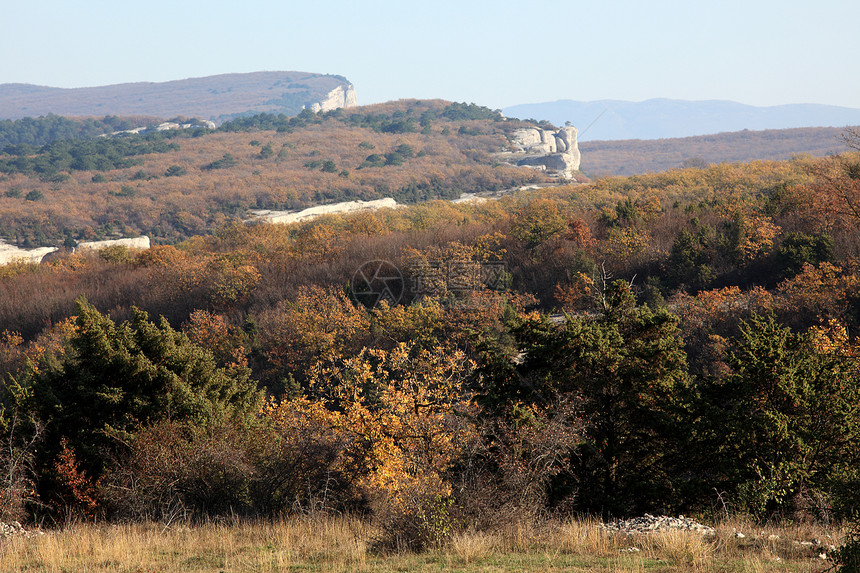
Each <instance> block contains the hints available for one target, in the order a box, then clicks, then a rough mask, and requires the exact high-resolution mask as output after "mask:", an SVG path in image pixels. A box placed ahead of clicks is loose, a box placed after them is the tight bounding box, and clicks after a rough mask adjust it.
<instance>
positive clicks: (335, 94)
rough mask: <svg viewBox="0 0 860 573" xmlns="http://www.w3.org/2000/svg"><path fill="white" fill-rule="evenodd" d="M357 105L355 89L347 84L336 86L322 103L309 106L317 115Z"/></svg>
mask: <svg viewBox="0 0 860 573" xmlns="http://www.w3.org/2000/svg"><path fill="white" fill-rule="evenodd" d="M357 105H358V98H356V96H355V87H354V86H353V85H352V84H347V85H345V86H337V87H336V88H334V89H333V90H331V91H330V92H329V93H328V95H326V97H325V98H324V99H323V100H322V101H319V102H316V103H314V104H311V105H310V109H311V111H313V112H314V113H319V112H322V111H331V110H333V109H338V108H342V107H355V106H357Z"/></svg>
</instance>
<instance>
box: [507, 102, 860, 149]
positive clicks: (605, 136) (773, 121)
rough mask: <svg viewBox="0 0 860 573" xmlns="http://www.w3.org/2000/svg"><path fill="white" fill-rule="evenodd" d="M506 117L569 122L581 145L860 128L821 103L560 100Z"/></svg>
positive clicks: (852, 115)
mask: <svg viewBox="0 0 860 573" xmlns="http://www.w3.org/2000/svg"><path fill="white" fill-rule="evenodd" d="M502 112H503V113H504V114H505V115H506V116H508V117H519V118H534V119H538V120H548V121H550V122H552V123H554V124H556V125H564V123H565V122H567V121H569V122H571V123H572V124H573V125H575V126H576V127H577V128H579V130H580V135H579V137H580V141H592V140H616V139H659V138H663V137H689V136H695V135H705V134H708V133H720V132H725V131H740V130H743V129H752V130H763V129H787V128H795V127H824V126H830V127H842V126H846V125H858V124H860V109H853V108H847V107H837V106H831V105H816V104H793V105H778V106H771V107H756V106H751V105H744V104H740V103H736V102H732V101H719V100H711V101H682V100H671V99H650V100H647V101H642V102H631V101H620V100H599V101H589V102H583V101H573V100H559V101H555V102H546V103H534V104H523V105H514V106H511V107H506V108H504V109H503V110H502Z"/></svg>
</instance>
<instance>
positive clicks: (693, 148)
mask: <svg viewBox="0 0 860 573" xmlns="http://www.w3.org/2000/svg"><path fill="white" fill-rule="evenodd" d="M844 131H845V130H844V129H843V128H836V127H804V128H795V129H768V130H764V131H750V130H744V131H735V132H730V133H715V134H713V135H701V136H697V137H681V138H666V139H647V140H645V139H628V140H620V141H593V140H592V141H582V142H580V143H579V148H580V150H581V151H582V157H583V160H582V170H583V171H584V172H585V173H586V174H587V175H588V176H590V177H605V176H607V175H638V174H641V173H659V172H660V171H667V170H669V169H674V168H676V167H704V166H706V165H710V164H713V163H734V162H738V161H741V162H743V161H753V160H756V159H791V158H792V157H793V156H795V155H812V156H814V157H824V156H825V155H831V154H837V153H842V152H844V151H847V150H848V147H847V146H846V145H845V142H844V141H843V139H842V134H843V132H844Z"/></svg>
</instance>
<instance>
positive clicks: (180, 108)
mask: <svg viewBox="0 0 860 573" xmlns="http://www.w3.org/2000/svg"><path fill="white" fill-rule="evenodd" d="M339 88H340V90H341V91H342V92H343V93H347V91H348V92H349V93H351V94H352V98H353V101H354V96H355V92H354V90H353V88H352V85H351V84H350V83H349V82H348V81H347V80H346V79H345V78H343V77H341V76H334V75H326V74H313V73H307V72H254V73H248V74H222V75H217V76H207V77H203V78H190V79H185V80H176V81H170V82H161V83H152V82H137V83H129V84H117V85H112V86H101V87H90V88H74V89H63V88H52V87H44V86H34V85H29V84H2V85H0V119H18V118H22V117H38V116H42V115H47V114H49V113H53V114H56V115H63V116H99V117H101V116H104V115H124V116H128V115H146V116H155V117H163V118H168V117H174V116H188V117H199V118H201V119H211V120H214V121H219V120H223V119H227V118H230V117H235V116H237V115H241V114H245V113H248V112H254V113H259V112H270V113H285V114H287V115H295V114H297V113H298V112H300V111H301V110H302V107H304V106H308V107H310V106H312V105H313V104H314V103H319V102H323V101H325V100H326V99H327V98H328V97H329V95H330V94H332V92H333V91H335V90H338V89H339Z"/></svg>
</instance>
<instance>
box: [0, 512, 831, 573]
mask: <svg viewBox="0 0 860 573" xmlns="http://www.w3.org/2000/svg"><path fill="white" fill-rule="evenodd" d="M735 531H744V532H745V537H744V538H737V537H735V534H734V533H735ZM839 535H840V531H838V530H836V529H825V528H821V527H817V526H793V527H768V528H762V527H755V526H752V525H750V524H745V523H739V522H734V523H724V524H721V525H720V526H718V527H717V534H716V535H715V536H710V537H702V536H701V535H700V534H697V533H687V532H680V531H665V532H657V533H652V534H649V535H641V534H640V535H636V536H626V535H623V534H613V533H609V532H606V531H603V530H601V529H600V528H599V527H598V524H596V523H594V522H589V521H568V522H563V523H553V524H548V525H544V526H542V527H539V528H538V527H535V526H531V525H512V526H511V527H509V528H508V529H507V530H505V531H499V532H497V533H494V534H486V533H471V534H469V533H464V534H460V535H457V536H455V537H453V538H452V539H450V540H449V541H448V542H447V543H446V544H445V545H444V546H442V547H439V548H436V549H432V550H428V551H425V552H422V553H398V554H387V555H386V554H380V553H377V552H374V551H373V550H372V546H373V539H374V536H375V531H374V529H373V528H372V527H371V526H369V525H368V524H367V523H364V522H361V521H358V520H355V519H348V518H336V519H325V520H289V521H279V522H274V523H269V522H266V523H263V522H255V523H237V524H230V525H226V524H210V525H203V526H194V527H185V526H179V527H177V526H171V527H165V526H164V525H159V524H134V525H75V526H71V527H68V528H66V529H64V530H62V531H56V532H49V533H47V534H46V535H42V536H38V537H31V538H12V539H7V540H0V571H2V572H4V573H5V572H13V571H27V572H30V571H32V572H42V571H45V572H52V573H53V572H77V571H86V572H99V573H100V572H123V573H149V572H174V571H175V572H179V571H182V572H216V573H217V572H222V571H223V572H239V571H242V572H244V571H254V572H276V571H343V572H346V571H373V572H377V571H379V572H383V571H422V572H423V571H428V572H429V571H463V572H478V571H481V572H485V571H612V572H619V573H622V572H623V573H628V572H630V573H633V572H643V571H649V572H655V573H658V572H680V571H707V572H755V573H760V572H761V573H764V572H771V571H772V572H777V571H792V572H820V571H825V570H827V569H828V568H829V567H830V566H831V565H832V563H831V562H830V561H829V560H824V559H821V558H820V557H819V554H820V553H821V552H822V549H821V547H819V546H809V545H804V544H802V543H803V542H808V541H810V540H812V539H813V538H816V539H820V540H821V541H823V542H824V544H825V545H826V544H830V543H833V542H837V541H838V538H839ZM777 536H778V537H777ZM828 536H829V537H828Z"/></svg>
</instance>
